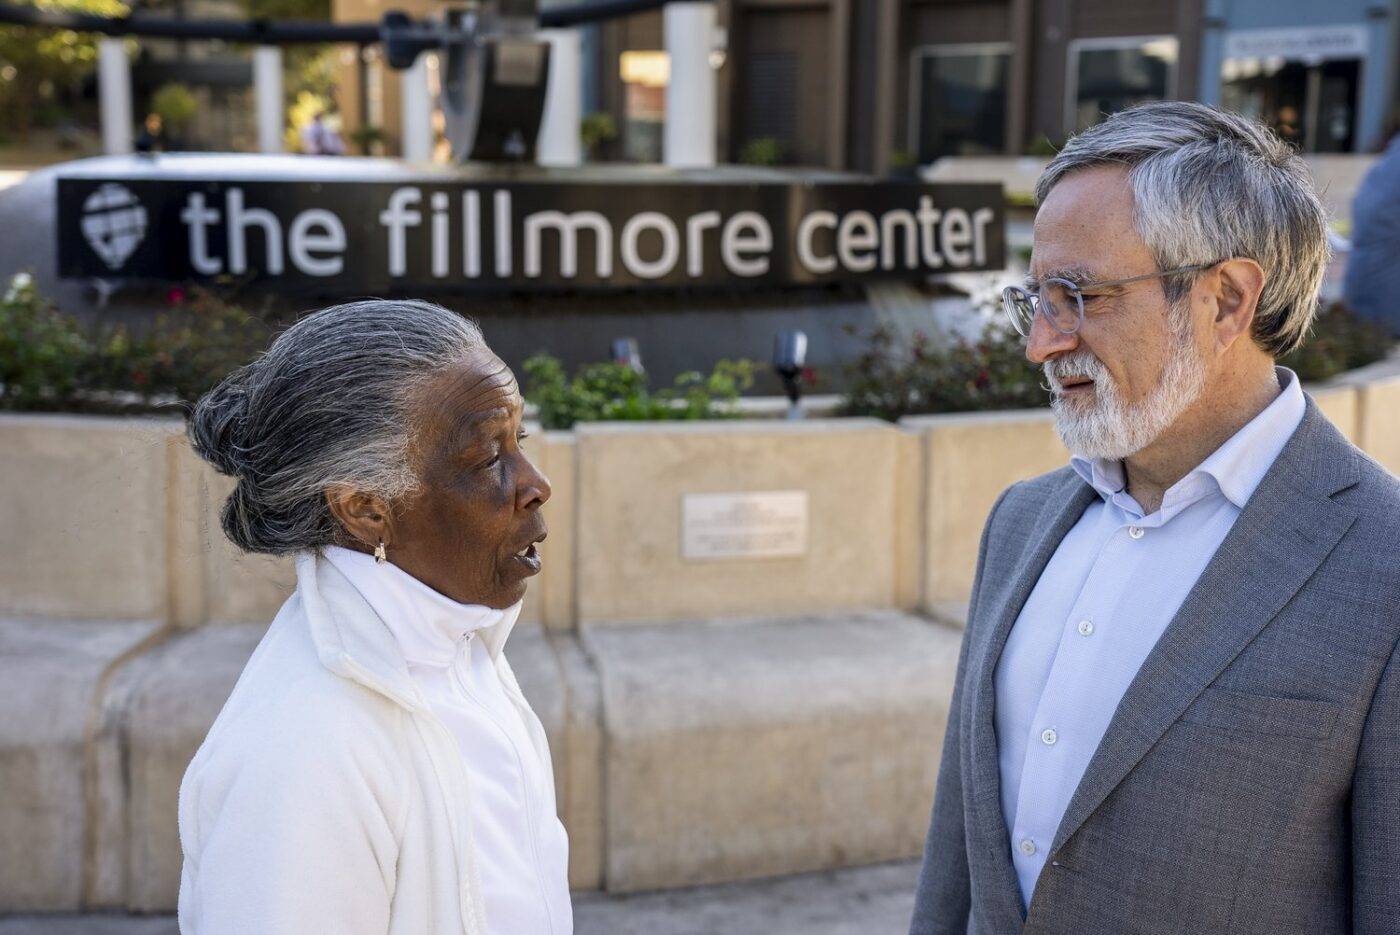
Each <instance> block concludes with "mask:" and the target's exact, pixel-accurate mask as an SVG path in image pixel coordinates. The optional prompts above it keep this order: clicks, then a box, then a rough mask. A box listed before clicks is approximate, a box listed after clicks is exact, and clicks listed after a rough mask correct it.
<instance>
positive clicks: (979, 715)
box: [963, 474, 1098, 920]
mask: <svg viewBox="0 0 1400 935" xmlns="http://www.w3.org/2000/svg"><path fill="white" fill-rule="evenodd" d="M1097 496H1098V494H1096V493H1095V492H1094V489H1093V488H1092V487H1090V486H1089V485H1088V484H1085V483H1084V482H1083V481H1082V480H1081V479H1080V478H1079V477H1078V476H1077V475H1072V474H1071V475H1068V476H1067V478H1066V479H1065V480H1064V481H1063V482H1062V485H1061V486H1060V487H1059V488H1058V489H1057V490H1055V491H1054V492H1052V493H1051V494H1050V495H1048V496H1047V497H1046V498H1045V501H1044V504H1043V505H1042V509H1041V511H1040V514H1039V516H1038V518H1037V520H1036V522H1035V523H1034V524H1033V525H1032V526H1031V528H1030V529H1028V530H1027V534H1028V537H1030V538H1031V539H1032V540H1033V541H1032V542H1030V543H1029V544H1028V546H1027V548H1026V549H1025V551H1023V552H1022V557H1021V560H1020V562H1019V563H1018V565H1017V567H1016V569H1015V570H1014V571H1013V572H1012V573H1011V574H1010V575H1008V576H1007V578H1006V579H1005V584H1004V585H1003V587H1002V590H1001V592H1000V593H996V592H994V591H993V592H989V596H990V595H992V594H995V599H994V600H992V601H990V602H989V603H988V605H987V614H986V616H985V617H983V619H985V620H986V621H987V623H986V625H985V626H979V627H978V629H979V631H980V632H981V633H983V634H985V635H984V636H982V637H981V639H980V640H979V642H980V646H978V647H977V649H976V652H975V655H974V657H973V660H972V663H973V670H972V671H973V673H974V677H973V684H972V688H973V692H974V696H973V697H974V701H973V706H972V710H973V725H972V745H971V746H972V777H973V781H972V782H971V783H965V784H964V787H963V789H964V795H966V796H969V797H970V798H971V799H972V804H973V808H974V809H975V811H976V815H977V821H976V822H975V827H976V828H977V829H979V830H980V831H981V835H980V837H981V841H980V844H981V846H982V848H983V851H984V853H990V854H993V855H996V866H997V873H998V876H999V877H1000V878H1001V879H1000V880H997V881H995V882H996V884H997V886H998V889H1000V890H1001V891H1002V892H1003V893H1004V895H1005V898H1006V900H1007V902H1006V904H1005V907H1004V910H1005V911H1007V912H1010V913H1014V918H1016V919H1019V920H1024V918H1025V916H1024V913H1025V910H1024V908H1023V907H1022V905H1021V896H1020V887H1019V884H1018V883H1017V880H1016V871H1015V868H1014V866H1013V865H1012V863H1011V854H1010V843H1009V833H1008V831H1007V829H1006V818H1005V816H1004V815H1003V814H1002V811H1001V761H1000V758H999V756H998V754H997V738H996V722H995V717H994V715H995V705H996V667H997V662H998V660H1000V658H1001V653H1002V649H1003V648H1004V647H1005V646H1006V640H1007V637H1008V636H1009V635H1010V633H1011V628H1012V626H1013V625H1014V624H1015V623H1016V618H1017V617H1018V616H1020V613H1021V607H1022V606H1023V605H1024V604H1025V603H1026V599H1027V598H1028V597H1029V596H1030V593H1031V591H1032V590H1033V589H1034V588H1035V585H1036V582H1037V581H1039V580H1040V575H1041V573H1042V572H1043V571H1044V570H1045V566H1046V565H1047V564H1048V563H1049V561H1050V558H1051V556H1053V555H1054V554H1055V550H1056V549H1057V548H1058V547H1059V545H1060V540H1062V539H1063V538H1064V537H1065V535H1066V534H1067V533H1068V532H1069V531H1070V529H1072V528H1073V527H1074V524H1075V523H1077V522H1079V518H1080V516H1082V515H1083V513H1084V509H1085V507H1087V506H1088V505H1089V503H1090V502H1091V501H1092V500H1094V499H1095V498H1096V497H1097ZM979 616H981V615H980V614H979ZM970 622H971V621H969V623H970ZM1011 917H1012V916H1008V918H1011Z"/></svg>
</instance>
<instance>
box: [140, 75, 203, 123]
mask: <svg viewBox="0 0 1400 935" xmlns="http://www.w3.org/2000/svg"><path fill="white" fill-rule="evenodd" d="M151 110H152V111H153V112H155V113H157V114H160V119H161V123H162V124H164V126H165V127H166V129H168V130H170V131H171V132H172V133H173V132H178V131H179V130H181V129H183V128H184V127H185V126H187V125H188V124H189V122H190V121H191V120H193V119H194V115H195V114H197V113H199V101H198V100H197V99H196V98H195V96H194V92H193V91H191V90H190V89H189V86H188V85H183V84H180V83H178V82H172V83H170V84H163V85H161V86H160V87H159V88H157V89H156V93H155V94H152V95H151Z"/></svg>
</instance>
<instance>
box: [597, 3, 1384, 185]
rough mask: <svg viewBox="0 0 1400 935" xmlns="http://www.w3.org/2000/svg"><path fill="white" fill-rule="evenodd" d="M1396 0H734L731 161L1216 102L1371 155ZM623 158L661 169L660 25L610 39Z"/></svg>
mask: <svg viewBox="0 0 1400 935" xmlns="http://www.w3.org/2000/svg"><path fill="white" fill-rule="evenodd" d="M1398 19H1400V0H1329V2H1327V3H1317V2H1314V0H719V2H718V22H719V24H720V28H719V29H718V30H716V36H715V38H714V41H713V44H714V55H713V61H714V64H716V65H717V67H718V72H719V73H718V79H719V87H720V94H719V111H720V112H719V114H718V122H717V127H718V129H717V136H718V139H717V144H718V152H719V154H720V158H721V160H726V159H727V160H730V161H736V162H773V161H776V162H779V163H784V164H796V165H820V166H829V167H832V168H840V169H853V170H861V171H877V172H880V171H885V170H888V169H890V168H895V167H899V166H901V165H912V164H922V163H928V162H931V161H933V160H934V159H937V158H939V157H942V156H948V155H985V154H1014V153H1024V152H1037V151H1046V150H1047V149H1048V148H1049V147H1052V146H1055V145H1058V144H1059V143H1060V142H1062V141H1063V140H1064V138H1065V137H1066V136H1067V135H1069V134H1070V133H1073V132H1075V131H1076V130H1079V129H1082V128H1084V127H1085V126H1088V125H1089V124H1090V123H1093V122H1095V121H1096V120H1098V119H1100V118H1101V116H1102V115H1103V114H1106V113H1111V112H1113V111H1115V110H1119V109H1121V108H1123V107H1126V106H1129V105H1131V104H1134V103H1138V102H1141V101H1146V100H1157V99H1164V98H1181V99H1193V100H1201V101H1205V102H1207V103H1211V104H1218V105H1221V106H1225V107H1229V108H1231V109H1234V110H1239V111H1242V112H1245V113H1248V114H1250V115H1251V116H1254V117H1256V118H1258V119H1260V120H1263V121H1264V122H1266V123H1269V124H1270V125H1271V126H1273V127H1275V128H1276V129H1277V130H1278V131H1279V132H1280V133H1281V134H1282V135H1284V136H1285V137H1286V138H1288V139H1290V140H1292V141H1294V142H1295V143H1296V144H1297V145H1298V146H1299V148H1300V149H1303V150H1304V151H1307V152H1320V153H1328V152H1367V151H1371V150H1373V149H1375V148H1376V147H1377V146H1378V145H1380V144H1381V143H1382V142H1383V139H1384V137H1385V136H1386V135H1387V129H1388V127H1389V121H1392V120H1393V112H1394V109H1395V107H1396V104H1397V94H1396V89H1397V73H1396V71H1397V70H1396V67H1395V59H1396V56H1397V20H1398ZM598 32H599V35H598V41H597V42H596V43H594V44H593V45H592V46H591V47H592V48H593V49H594V50H595V53H594V54H593V56H592V58H591V62H590V64H589V66H588V67H590V68H591V69H592V70H593V73H592V74H591V75H590V76H589V79H590V85H592V86H596V88H597V89H598V91H597V96H596V100H595V101H594V102H593V106H595V107H596V108H597V109H598V110H601V111H603V112H606V113H608V114H610V115H611V116H612V118H613V121H614V123H615V125H616V126H617V128H618V137H617V139H616V140H614V141H613V143H612V144H611V145H610V147H609V148H608V150H607V154H608V155H609V156H611V157H612V158H618V159H631V160H637V161H654V160H655V159H656V158H657V153H656V151H655V146H654V145H652V144H651V143H649V140H652V139H654V138H655V137H657V136H658V132H657V129H656V128H657V125H658V124H659V123H660V122H663V121H664V120H665V119H666V115H665V112H664V109H665V108H664V93H661V90H662V89H663V88H664V48H665V44H664V36H663V29H662V16H661V14H659V13H650V14H643V15H638V16H633V17H630V18H627V19H625V20H619V21H616V22H613V23H609V24H607V25H604V26H602V27H600V28H599V30H598Z"/></svg>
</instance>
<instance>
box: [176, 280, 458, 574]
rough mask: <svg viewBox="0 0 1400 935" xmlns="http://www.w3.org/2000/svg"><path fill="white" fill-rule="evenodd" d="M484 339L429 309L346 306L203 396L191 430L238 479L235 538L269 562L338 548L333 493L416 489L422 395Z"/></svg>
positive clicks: (228, 529) (308, 324)
mask: <svg viewBox="0 0 1400 935" xmlns="http://www.w3.org/2000/svg"><path fill="white" fill-rule="evenodd" d="M483 344H484V341H483V339H482V336H481V329H480V328H478V327H477V326H476V324H475V323H474V322H472V321H470V320H468V319H466V318H463V317H462V316H461V315H458V314H456V313H455V312H450V311H448V310H447V309H445V308H442V307H441V306H438V305H433V304H431V303H428V302H409V301H403V302H396V301H386V300H378V299H375V300H369V301H363V302H350V303H347V304H345V305H335V306H332V307H330V308H327V309H323V310H322V311H319V312H316V313H315V314H313V315H308V316H307V317H305V318H303V319H301V320H300V321H298V322H297V323H296V324H294V325H292V326H291V327H290V328H288V329H287V330H286V331H285V332H283V333H282V334H281V335H280V336H279V337H278V338H277V340H276V341H274V342H273V343H272V346H271V347H270V348H268V350H267V351H266V353H264V354H263V355H262V356H260V357H258V358H257V359H256V360H254V361H253V362H252V363H250V364H248V365H247V366H244V367H242V368H240V369H238V370H236V371H234V372H233V373H231V374H229V375H228V376H227V377H226V378H225V379H224V380H223V382H221V383H220V384H219V385H218V386H216V387H214V389H212V390H210V391H209V392H208V393H206V394H205V395H204V396H203V397H202V398H201V399H200V400H199V402H198V404H197V405H196V406H195V407H194V412H193V413H192V414H191V416H190V419H189V425H188V426H187V429H186V430H187V432H188V434H189V438H190V442H191V444H193V446H194V450H195V452H196V453H198V454H199V456H200V457H202V458H204V459H205V460H206V461H208V462H209V463H211V464H213V465H214V467H215V468H217V469H218V470H219V472H220V473H223V474H227V475H230V476H231V477H235V478H237V480H238V486H237V487H236V488H235V489H234V491H233V493H232V495H230V496H229V498H228V501H227V502H226V503H225V504H224V509H223V516H222V519H223V527H224V532H225V533H226V534H227V535H228V537H229V539H231V540H232V541H233V543H234V544H235V545H237V546H238V547H239V548H241V549H243V550H244V551H247V552H265V553H268V554H272V555H284V554H287V553H290V552H297V551H300V550H303V549H310V548H316V547H318V546H323V545H331V544H334V543H336V542H337V541H340V540H341V536H340V526H339V524H338V523H337V522H336V520H335V518H334V517H333V516H332V515H331V512H330V509H329V507H328V506H327V504H326V496H325V491H326V488H328V487H332V486H336V485H342V484H343V485H346V486H349V487H352V488H354V489H356V490H362V491H365V492H367V493H373V494H378V495H379V496H381V497H384V498H385V499H386V500H391V501H392V500H393V499H395V498H398V497H401V496H403V495H404V494H406V493H409V492H411V491H412V490H413V489H414V488H415V487H416V485H417V483H418V479H417V475H416V472H415V470H414V468H413V466H412V465H411V464H410V462H409V445H410V443H411V442H412V433H413V429H414V426H413V421H412V419H411V416H410V412H409V409H410V407H411V406H412V404H413V403H414V402H415V400H416V397H417V392H418V391H419V389H420V388H421V387H422V385H423V383H424V381H426V380H427V379H429V378H431V377H432V376H433V375H435V374H437V373H439V372H441V371H442V370H443V369H444V368H446V367H449V366H450V365H452V364H453V363H455V362H456V361H458V360H460V359H461V358H462V357H463V356H464V355H465V354H466V353H467V352H468V351H470V350H471V349H472V348H475V347H480V346H482V345H483Z"/></svg>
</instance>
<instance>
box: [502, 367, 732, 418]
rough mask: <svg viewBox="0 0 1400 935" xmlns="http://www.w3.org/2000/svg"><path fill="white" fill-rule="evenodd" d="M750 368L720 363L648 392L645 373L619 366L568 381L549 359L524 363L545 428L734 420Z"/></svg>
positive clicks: (530, 395)
mask: <svg viewBox="0 0 1400 935" xmlns="http://www.w3.org/2000/svg"><path fill="white" fill-rule="evenodd" d="M753 371H754V365H753V363H752V362H751V361H747V360H721V361H720V362H719V363H717V364H715V367H714V370H712V371H711V372H710V374H709V376H705V375H704V374H701V373H698V372H695V371H691V372H687V373H683V374H681V375H680V376H678V377H677V378H676V381H675V383H674V385H673V386H672V387H670V388H669V389H663V390H658V391H656V392H652V391H651V390H650V389H649V388H648V386H647V378H646V375H645V374H641V373H637V372H636V371H635V370H633V369H632V368H630V367H628V366H625V365H623V364H615V363H599V364H587V365H585V366H583V367H581V368H579V370H578V372H577V373H576V374H574V377H573V379H569V377H568V374H567V373H566V372H565V370H564V365H563V364H561V363H560V362H559V360H558V359H557V358H555V357H552V356H551V355H549V354H536V355H535V356H534V357H531V358H530V359H529V360H527V361H525V376H526V389H525V398H526V399H528V400H529V401H530V402H532V403H534V404H535V405H536V406H538V407H539V413H540V422H541V424H543V425H544V427H545V428H547V429H568V428H572V427H573V425H574V424H575V423H576V422H618V421H627V422H632V421H666V420H675V419H724V418H732V417H733V415H734V413H733V407H732V404H733V403H735V402H736V401H737V400H738V399H739V394H741V393H742V392H743V391H744V390H746V389H748V388H749V387H750V386H752V385H753Z"/></svg>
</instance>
